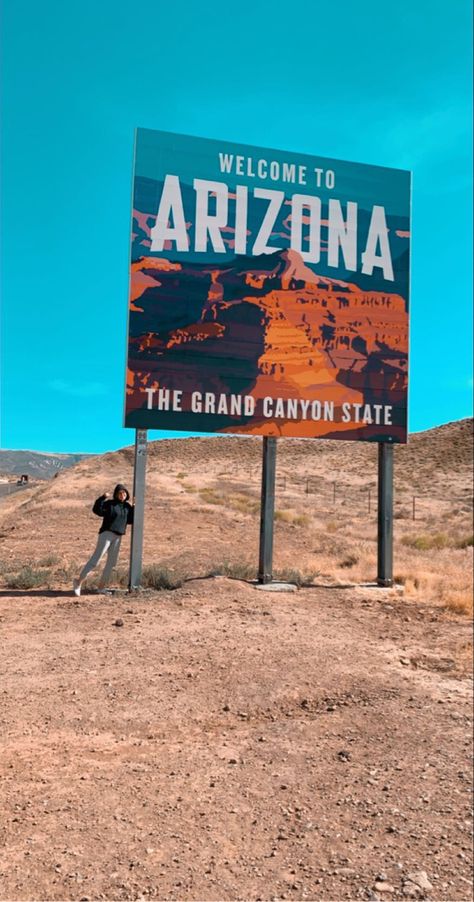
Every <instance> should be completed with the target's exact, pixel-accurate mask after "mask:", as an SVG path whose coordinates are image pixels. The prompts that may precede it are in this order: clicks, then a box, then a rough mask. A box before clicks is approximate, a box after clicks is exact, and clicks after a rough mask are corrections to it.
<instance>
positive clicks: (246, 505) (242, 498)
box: [229, 494, 260, 514]
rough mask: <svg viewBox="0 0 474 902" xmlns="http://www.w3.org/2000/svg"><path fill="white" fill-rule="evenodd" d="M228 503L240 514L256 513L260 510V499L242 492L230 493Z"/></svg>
mask: <svg viewBox="0 0 474 902" xmlns="http://www.w3.org/2000/svg"><path fill="white" fill-rule="evenodd" d="M229 504H230V506H231V507H232V508H233V509H234V510H236V511H239V512H240V513H241V514H256V513H257V512H258V511H259V510H260V501H257V499H256V498H251V497H249V496H248V495H243V494H237V495H230V496H229Z"/></svg>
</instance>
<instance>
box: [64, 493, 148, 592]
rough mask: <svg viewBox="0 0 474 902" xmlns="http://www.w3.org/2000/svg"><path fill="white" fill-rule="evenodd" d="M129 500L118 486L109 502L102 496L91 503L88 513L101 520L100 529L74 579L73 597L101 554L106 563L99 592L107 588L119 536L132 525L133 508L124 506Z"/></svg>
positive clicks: (120, 538) (108, 499)
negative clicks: (92, 505)
mask: <svg viewBox="0 0 474 902" xmlns="http://www.w3.org/2000/svg"><path fill="white" fill-rule="evenodd" d="M129 497H130V495H129V492H128V490H127V489H126V488H125V486H124V485H120V483H119V484H118V485H116V486H115V489H114V494H113V497H112V498H109V496H108V494H107V492H106V493H105V494H104V495H101V496H100V498H98V499H97V501H96V502H95V504H94V507H93V508H92V510H93V512H94V514H97V516H98V517H102V518H103V520H102V526H101V527H100V529H99V538H98V540H97V545H96V549H95V551H94V554H93V555H92V557H91V558H90V559H89V560H88V561H87V564H85V565H84V567H83V568H82V570H81V572H80V574H79V577H78V579H75V580H74V583H73V589H74V595H80V594H81V586H82V583H83V582H84V580H85V578H86V576H87V574H88V573H90V572H91V570H94V568H95V567H97V565H98V564H99V563H100V561H101V560H102V558H103V557H104V554H107V561H106V564H105V567H104V572H103V573H102V576H101V578H100V582H99V589H106V587H107V586H108V584H109V580H110V577H111V575H112V570H113V569H114V567H115V565H116V563H117V560H118V556H119V551H120V542H121V541H122V536H123V535H125V530H126V528H127V525H128V524H129V523H133V510H134V508H133V502H132V504H129V503H128V499H129Z"/></svg>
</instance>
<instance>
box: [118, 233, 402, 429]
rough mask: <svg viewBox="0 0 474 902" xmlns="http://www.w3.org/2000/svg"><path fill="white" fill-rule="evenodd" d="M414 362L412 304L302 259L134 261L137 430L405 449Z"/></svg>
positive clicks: (131, 415) (130, 419) (132, 385)
mask: <svg viewBox="0 0 474 902" xmlns="http://www.w3.org/2000/svg"><path fill="white" fill-rule="evenodd" d="M407 361H408V315H407V309H406V302H405V299H404V298H403V297H401V296H400V295H398V294H391V293H385V292H379V291H367V290H364V289H361V288H359V287H358V286H357V285H356V284H353V283H351V282H343V281H340V280H337V279H331V278H328V277H323V276H318V275H317V274H316V273H315V272H313V270H312V269H310V268H309V267H308V266H306V265H305V263H304V261H303V260H302V258H301V256H300V255H299V254H298V253H297V252H296V251H293V250H285V251H278V252H276V253H273V254H270V255H263V256H261V257H257V258H239V257H237V258H235V259H234V260H233V261H231V262H230V263H228V264H227V265H222V266H221V267H218V266H216V265H215V264H212V265H211V264H209V265H199V264H187V263H186V264H181V263H171V262H170V261H169V260H166V259H162V258H157V257H147V256H144V257H141V258H140V259H139V260H138V261H136V262H134V263H132V267H131V293H130V330H129V369H128V374H127V404H126V416H127V419H126V423H127V425H129V426H133V425H134V422H135V421H136V422H137V423H138V419H137V411H140V418H141V419H140V423H141V425H143V417H145V419H146V418H147V417H148V422H149V426H150V428H164V429H178V430H185V431H189V430H192V431H212V432H226V431H230V432H239V433H243V434H258V435H274V436H307V437H325V436H326V437H333V438H341V439H344V438H358V437H361V438H366V439H372V440H377V439H378V440H381V439H383V438H387V437H389V438H390V439H391V440H393V441H405V440H406V392H407ZM203 412H204V413H206V417H205V418H203V417H202V416H197V414H201V413H203Z"/></svg>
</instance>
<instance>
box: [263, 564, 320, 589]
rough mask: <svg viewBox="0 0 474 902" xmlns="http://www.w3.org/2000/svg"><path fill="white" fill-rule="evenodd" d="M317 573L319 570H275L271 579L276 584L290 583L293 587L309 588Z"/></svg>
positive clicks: (287, 568)
mask: <svg viewBox="0 0 474 902" xmlns="http://www.w3.org/2000/svg"><path fill="white" fill-rule="evenodd" d="M319 573H320V571H319V570H307V571H302V570H295V569H293V568H292V567H286V568H284V569H283V570H275V572H274V574H273V579H274V580H276V581H277V582H282V583H292V584H293V585H295V586H310V585H311V584H312V583H313V581H314V580H315V579H316V577H317V576H319Z"/></svg>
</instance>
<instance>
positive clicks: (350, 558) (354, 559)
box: [339, 554, 359, 568]
mask: <svg viewBox="0 0 474 902" xmlns="http://www.w3.org/2000/svg"><path fill="white" fill-rule="evenodd" d="M358 563H359V555H358V554H348V555H347V557H345V558H344V560H342V561H340V563H339V566H340V567H347V568H349V567H354V566H355V564H358Z"/></svg>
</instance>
